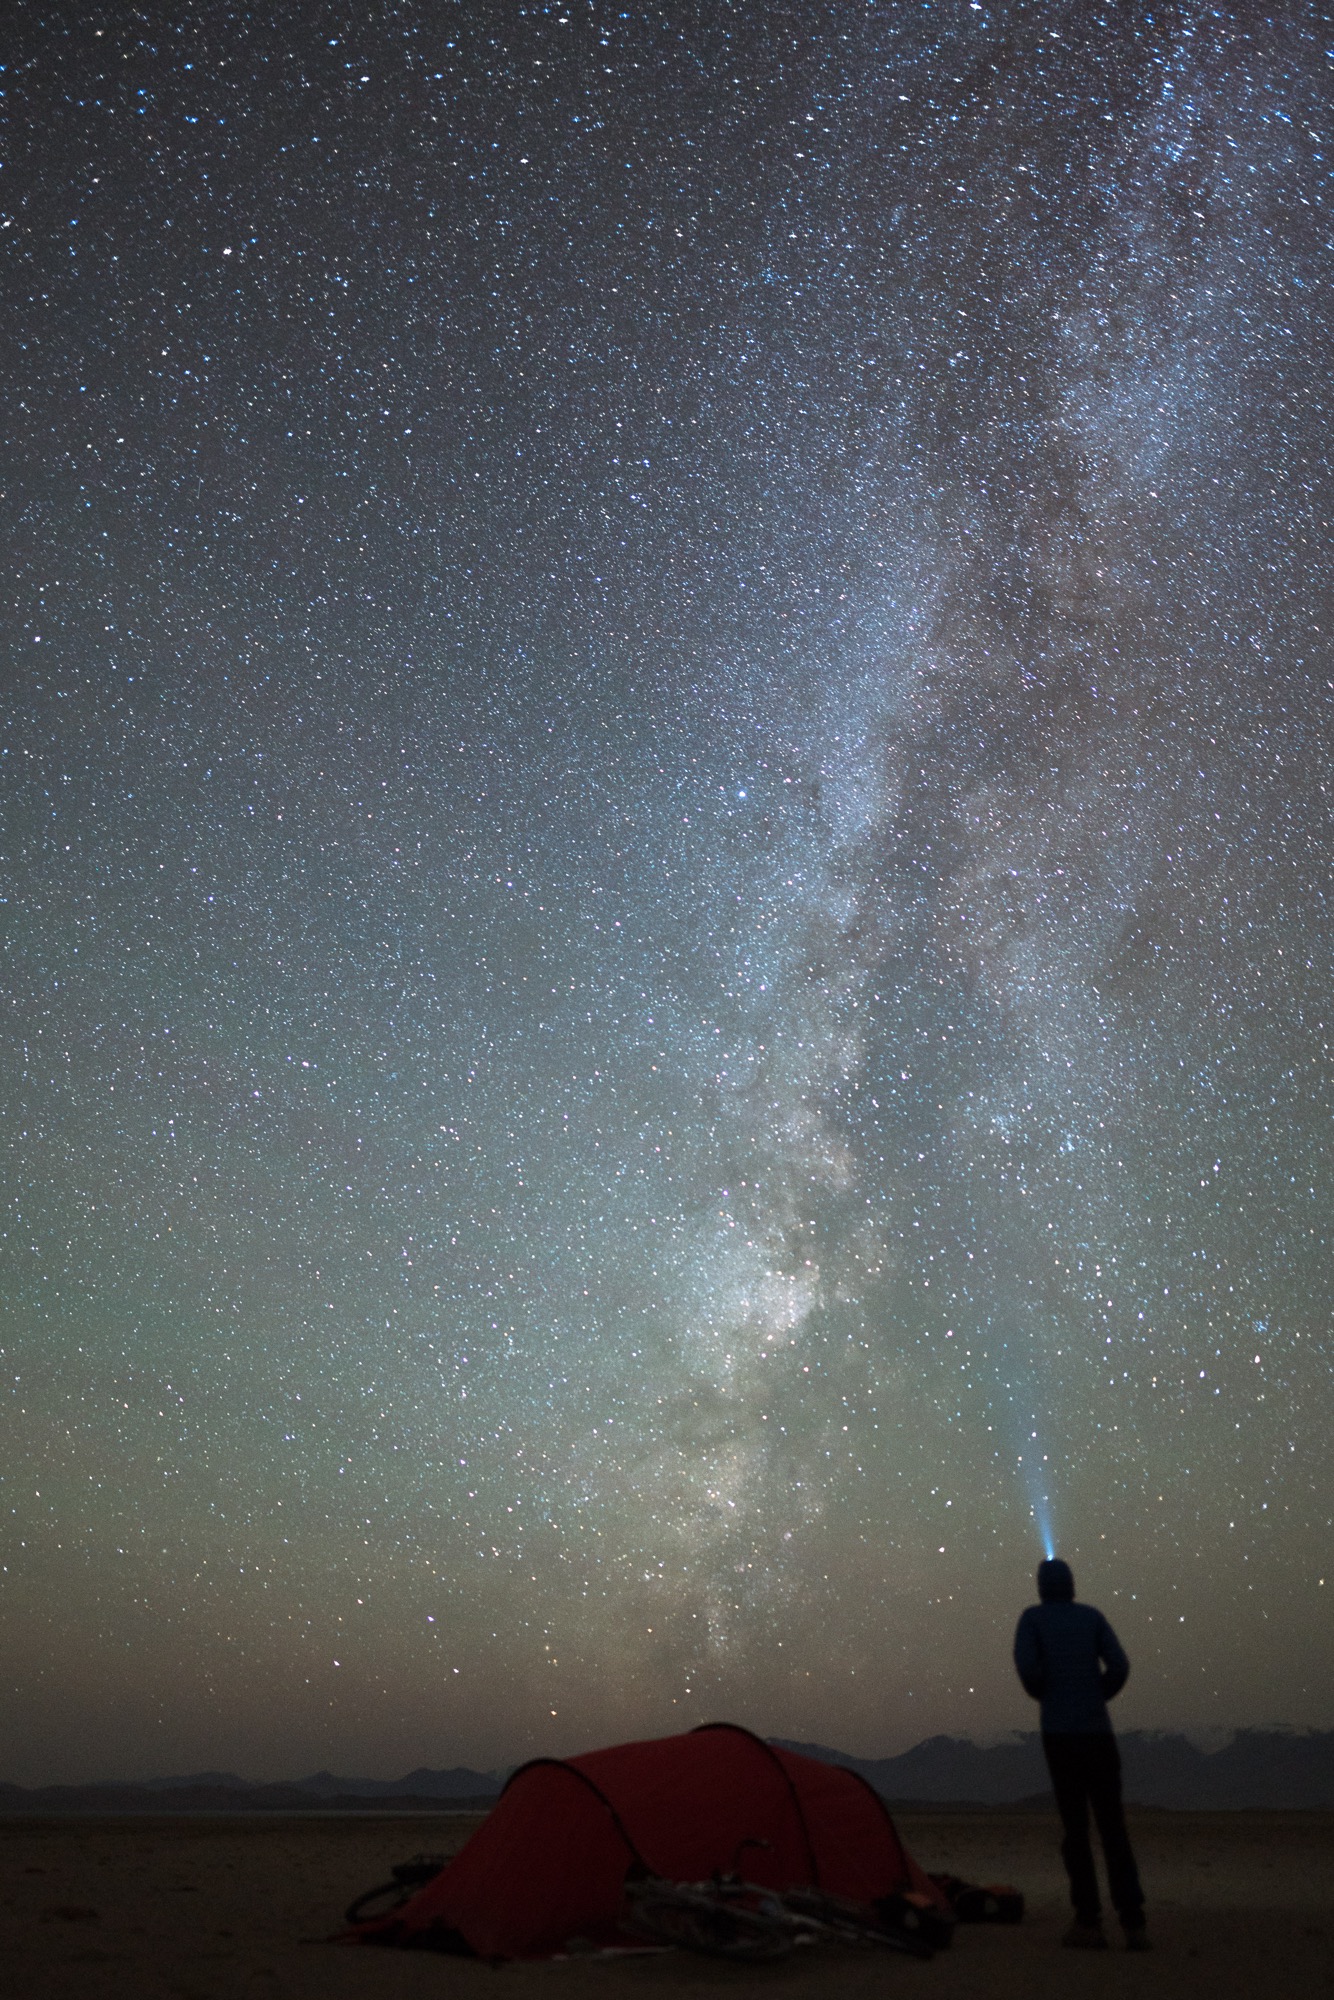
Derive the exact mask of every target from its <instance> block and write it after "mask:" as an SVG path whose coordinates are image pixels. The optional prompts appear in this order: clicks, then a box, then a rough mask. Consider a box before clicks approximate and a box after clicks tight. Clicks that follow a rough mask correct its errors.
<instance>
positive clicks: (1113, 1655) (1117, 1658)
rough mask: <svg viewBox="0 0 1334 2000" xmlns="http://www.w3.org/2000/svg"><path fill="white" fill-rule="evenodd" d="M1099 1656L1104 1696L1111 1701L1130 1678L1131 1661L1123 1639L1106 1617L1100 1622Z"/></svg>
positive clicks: (1105, 1699) (1104, 1698)
mask: <svg viewBox="0 0 1334 2000" xmlns="http://www.w3.org/2000/svg"><path fill="white" fill-rule="evenodd" d="M1098 1658H1099V1659H1100V1660H1101V1661H1102V1698H1103V1700H1104V1701H1110V1700H1111V1698H1112V1696H1113V1695H1114V1694H1120V1692H1121V1690H1122V1688H1123V1687H1124V1686H1125V1684H1126V1682H1127V1681H1128V1680H1129V1678H1130V1662H1129V1660H1128V1659H1127V1658H1126V1655H1125V1650H1124V1648H1123V1647H1122V1645H1121V1641H1120V1640H1119V1639H1118V1638H1117V1636H1116V1634H1115V1632H1113V1630H1112V1628H1111V1626H1110V1625H1109V1624H1108V1623H1107V1620H1106V1619H1105V1618H1100V1619H1099V1623H1098Z"/></svg>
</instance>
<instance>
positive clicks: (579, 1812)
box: [351, 1723, 941, 1958]
mask: <svg viewBox="0 0 1334 2000" xmlns="http://www.w3.org/2000/svg"><path fill="white" fill-rule="evenodd" d="M636 1866H637V1867H640V1868H643V1869H647V1870H648V1871H649V1872H650V1873H651V1874H654V1875H662V1876H666V1877H667V1878H668V1879H669V1880H673V1881H687V1882H689V1881H702V1880H704V1879H705V1878H706V1877H708V1876H710V1875H712V1874H713V1873H714V1872H715V1871H718V1870H721V1871H723V1872H727V1871H729V1870H731V1869H734V1868H735V1869H736V1870H737V1871H738V1872H739V1873H741V1874H743V1875H744V1876H745V1877H746V1879H747V1880H748V1881H751V1882H757V1883H760V1884H762V1885H763V1886H764V1887H766V1888H775V1889H791V1888H798V1887H805V1886H814V1887H817V1888H821V1889H825V1890H828V1891H829V1892H831V1893H832V1894H834V1895H839V1896H852V1897H855V1898H856V1899H857V1900H858V1901H859V1902H870V1901H872V1900H873V1899H874V1898H876V1897H879V1896H887V1895H892V1894H894V1893H895V1892H896V1891H902V1890H916V1891H918V1892H919V1893H921V1894H923V1895H927V1896H930V1897H931V1898H932V1899H933V1900H934V1901H936V1902H940V1901H941V1898H940V1894H939V1891H938V1890H936V1888H935V1887H934V1885H933V1884H932V1883H931V1882H930V1881H929V1879H928V1878H927V1877H926V1876H925V1875H924V1874H923V1873H922V1871H921V1869H920V1868H918V1866H917V1864H916V1863H915V1862H914V1861H913V1860H912V1858H911V1856H910V1855H909V1854H908V1852H907V1850H906V1848H905V1847H904V1845H903V1843H902V1841H901V1840H900V1839H899V1836H898V1833H897V1831H896V1829H895V1826H894V1822H893V1820H892V1819H891V1818H890V1816H889V1813H888V1811H887V1809H886V1807H885V1805H884V1803H883V1801H882V1800H881V1798H880V1796H879V1794H878V1793H876V1792H875V1791H873V1790H872V1788H871V1787H870V1785H868V1784H867V1783H866V1781H865V1780H864V1779H863V1778H861V1777H859V1776H858V1774H857V1773H856V1772H855V1771H849V1770H847V1769H845V1768H843V1767H842V1766H840V1765H834V1764H822V1763H820V1762H819V1761H818V1760H817V1759H816V1758H814V1757H803V1756H800V1755H798V1754H797V1753H796V1752H795V1751H791V1750H780V1749H778V1748H777V1747H776V1746H774V1745H772V1744H768V1743H765V1742H763V1741H762V1740H761V1739H760V1738H759V1737H758V1736H753V1735H752V1734H751V1733H750V1731H749V1730H747V1729H741V1728H738V1727H736V1726H735V1725H734V1724H732V1723H710V1724H706V1725H705V1727H704V1728H702V1729H696V1730H692V1731H691V1732H690V1733H689V1734H688V1735H685V1736H665V1737H660V1738H658V1739H656V1740H653V1741H649V1742H643V1743H621V1744H617V1745H616V1746H615V1747H614V1748H612V1749H609V1750H593V1751H589V1752H588V1753H587V1754H586V1755H584V1756H580V1757H569V1758H566V1759H563V1760H559V1761H558V1760H556V1759H550V1758H540V1759H538V1760H537V1761H536V1762H534V1763H531V1764H525V1765H523V1766H522V1767H521V1769H519V1770H518V1771H516V1772H515V1773H514V1775H513V1776H512V1777H511V1779H510V1781H509V1783H508V1785H507V1786H506V1787H505V1790H504V1792H503V1793H502V1794H501V1796H500V1798H499V1800H498V1801H497V1803H496V1805H495V1806H494V1807H493V1809H492V1811H491V1813H490V1814H489V1816H488V1817H487V1819H486V1820H485V1821H484V1822H483V1824H482V1825H481V1826H480V1827H479V1828H478V1830H477V1832H476V1833H475V1834H474V1835H473V1837H472V1839H471V1840H470V1841H469V1842H468V1843H467V1845H466V1846H465V1847H463V1848H462V1849H461V1850H460V1852H459V1853H458V1854H457V1855H456V1856H455V1857H454V1859H453V1860H452V1861H451V1862H450V1863H449V1864H448V1866H447V1867H446V1868H445V1869H443V1870H442V1872H441V1873H440V1874H439V1875H437V1876H436V1877H435V1878H434V1880H433V1881H430V1882H428V1883H427V1884H426V1885H425V1887H424V1888H422V1889H420V1890H419V1891H418V1892H417V1894H416V1895H415V1896H413V1897H412V1898H411V1899H410V1900H409V1901H408V1902H406V1903H404V1904H403V1905H401V1907H400V1908H398V1909H397V1910H395V1911H393V1912H392V1913H391V1914H390V1915H389V1916H387V1917H380V1918H376V1919H372V1920H371V1921H370V1922H369V1923H366V1924H361V1925H358V1926H357V1927H356V1930H355V1931H354V1932H353V1933H352V1934H351V1935H352V1936H353V1937H354V1938H357V1939H361V1940H364V1941H365V1942H367V1943H378V1944H397V1945H408V1946H417V1947H418V1948H422V1947H424V1948H426V1949H430V1948H431V1947H432V1946H434V1947H435V1948H437V1949H444V1950H449V1949H455V1950H457V1949H459V1948H460V1944H461V1945H462V1947H463V1948H465V1949H468V1950H471V1951H473V1952H475V1953H476V1954H477V1955H478V1957H480V1958H541V1957H547V1956H549V1955H550V1954H551V1953H552V1952H555V1951H559V1950H560V1948H561V1947H562V1945H564V1943H565V1942H566V1940H567V1939H569V1938H572V1937H580V1938H586V1939H589V1940H591V1941H593V1942H599V1943H606V1942H611V1941H612V1940H613V1939H614V1938H615V1937H616V1935H617V1925H618V1920H619V1917H620V1913H621V1907H622V1895H623V1885H624V1882H625V1877H626V1874H627V1872H628V1870H629V1869H631V1868H632V1867H636Z"/></svg>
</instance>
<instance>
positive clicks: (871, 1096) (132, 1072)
mask: <svg viewBox="0 0 1334 2000" xmlns="http://www.w3.org/2000/svg"><path fill="white" fill-rule="evenodd" d="M4 62H5V69H4V73H3V75H2V76H0V84H2V85H3V87H4V91H5V97H4V99H3V100H0V110H3V116H4V135H3V166H2V167H0V252H2V253H3V257H4V270H5V282H4V286H3V292H2V294H0V339H2V345H3V359H2V361H0V393H2V394H3V402H4V416H5V436H6V439H7V448H6V454H5V464H4V470H3V485H4V493H3V501H2V503H0V504H2V505H3V510H4V521H5V543H6V547H7V550H8V551H9V556H10V560H9V561H8V562H7V564H6V569H7V571H8V573H9V576H10V578H11V579H12V583H10V584H7V586H6V588H7V591H8V593H9V604H10V610H11V615H10V617H9V618H8V619H7V621H6V623H7V626H8V641H7V657H8V660H9V665H8V666H7V668H6V671H5V689H4V696H3V742H2V743H0V764H2V765H3V777H2V778H0V811H2V813H3V843H2V846H3V854H4V863H3V884H2V888H3V896H4V907H3V918H4V921H3V926H0V929H2V932H3V939H4V973H3V981H2V982H0V986H2V994H0V1005H2V1006H3V1022H4V1029H3V1036H4V1039H3V1055H2V1057H0V1106H2V1109H3V1118H2V1120H0V1148H2V1149H3V1150H2V1157H3V1163H4V1164H3V1203H4V1207H3V1216H2V1217H0V1227H2V1228H3V1245H2V1248H3V1265H2V1267H0V1271H2V1275H0V1303H2V1304H3V1314H2V1316H0V1520H2V1521H3V1523H4V1535H3V1546H0V1607H2V1612H3V1615H2V1617H0V1634H2V1635H3V1636H2V1637H0V1685H3V1688H4V1699H3V1702H0V1716H2V1717H3V1720H2V1721H0V1767H2V1772H0V1774H2V1775H4V1776H6V1777H9V1778H13V1779H18V1780H20V1781H25V1782H36V1781H39V1780H44V1779H52V1778H56V1779H59V1778H77V1777H98V1776H109V1775H126V1776H128V1775H136V1774H138V1775H143V1774H147V1773H150V1772H155V1771H164V1770H173V1769H175V1770H180V1769H198V1768H200V1767H201V1766H207V1765H222V1766H224V1767H228V1768H234V1769H238V1770H241V1771H242V1772H244V1773H246V1774H248V1775H252V1776H266V1775H291V1774H294V1773H296V1772H299V1771H301V1770H302V1769H307V1768H313V1767H315V1766H317V1765H320V1764H328V1765H332V1766H333V1767H334V1768H336V1769H340V1770H343V1771H354V1772H361V1773H369V1774H372V1775H393V1774H396V1773H397V1772H399V1771H402V1770H404V1769H407V1768H409V1767H410V1766H412V1765H414V1764H420V1763H427V1764H433V1765H444V1764H449V1763H454V1762H458V1761H464V1762H469V1763H473V1764H478V1765H494V1764H501V1763H505V1762H512V1761H515V1760H517V1759H519V1758H522V1757H524V1756H527V1755H530V1754H533V1753H535V1752H544V1751H545V1752H556V1753H559V1752H563V1751H572V1750H575V1749H579V1748H586V1747H589V1746H590V1745H592V1744H594V1743H597V1742H600V1741H608V1740H615V1739H616V1738H617V1737H622V1736H627V1735H632V1734H637V1733H638V1734H653V1733H660V1732H662V1731H666V1730H670V1729H673V1728H677V1727H684V1726H687V1725H689V1724H691V1723H694V1722H698V1721H703V1720H707V1719H710V1718H715V1717H718V1716H727V1717H731V1718H733V1719H736V1720H740V1721H744V1722H747V1723H749V1724H750V1725H752V1726H753V1727H756V1728H759V1729H761V1730H764V1731H767V1732H771V1733H776V1734H783V1735H786V1736H789V1737H797V1738H805V1739H815V1740H820V1741H824V1742H829V1743H836V1744H838V1745H840V1746H841V1747H843V1748H845V1749H849V1750H855V1751H862V1752H867V1753H884V1752H888V1751H892V1750H898V1749H902V1748H905V1747H907V1746H908V1745H909V1744H911V1743H913V1742H915V1741H917V1740H919V1739H920V1738H921V1737H923V1736H925V1735H927V1734H929V1733H932V1732H935V1731H945V1732H948V1733H951V1734H957V1735H963V1734H973V1735H976V1736H986V1735H988V1734H991V1733H997V1732H1002V1731H1005V1730H1009V1729H1012V1728H1016V1727H1019V1728H1025V1727H1033V1726H1035V1711H1034V1710H1033V1709H1032V1706H1031V1704H1029V1702H1028V1701H1027V1699H1026V1698H1025V1697H1024V1695H1023V1694H1022V1692H1021V1691H1020V1690H1019V1688H1018V1686H1017V1683H1016V1682H1015V1681H1014V1678H1013V1674H1012V1670H1011V1667H1010V1663H1009V1644H1010V1637H1011V1633H1012V1630H1013V1623H1014V1619H1015V1616H1016V1614H1017V1612H1018V1610H1019V1609H1020V1608H1021V1607H1022V1605H1023V1604H1024V1603H1025V1602H1027V1601H1028V1600H1029V1599H1030V1598H1031V1596H1032V1588H1031V1573H1032V1567H1033V1565H1034V1563H1035V1561H1036V1560H1037V1559H1038V1558H1039V1557H1040V1556H1041V1555H1042V1553H1043V1550H1044V1547H1046V1546H1048V1545H1050V1546H1054V1547H1056V1548H1058V1549H1059V1550H1060V1552H1061V1553H1063V1554H1065V1555H1066V1556H1067V1557H1068V1558H1069V1559H1070V1560H1071V1561H1072V1563H1073V1564H1074V1565H1075V1568H1076V1574H1077V1577H1078V1580H1079V1583H1080V1587H1081V1594H1083V1595H1084V1596H1086V1597H1088V1598H1090V1599H1091V1600H1092V1601H1094V1602H1096V1603H1099V1604H1101V1605H1102V1607H1103V1609H1104V1610H1106V1611H1107V1612H1108V1614H1109V1616H1110V1617H1111V1618H1112V1620H1113V1623H1114V1624H1115V1625H1116V1627H1117V1628H1118V1630H1119V1632H1120V1634H1121V1636H1122V1638H1123V1640H1124V1641H1125V1643H1126V1645H1127V1648H1128V1650H1129V1651H1130V1654H1131V1657H1132V1662H1133V1673H1132V1679H1131V1683H1130V1686H1129V1688H1128V1689H1127V1691H1126V1694H1125V1695H1124V1697H1123V1698H1122V1700H1121V1701H1120V1703H1119V1704H1118V1716H1119V1720H1120V1721H1121V1723H1122V1725H1123V1726H1138V1727H1150V1726H1153V1727H1158V1726H1162V1727H1189V1728H1228V1727H1232V1726H1238V1725H1246V1724H1256V1725H1264V1724H1272V1723H1275V1722H1288V1723H1291V1724H1294V1725H1297V1726H1304V1725H1319V1726H1330V1725H1331V1724H1334V1668H1332V1667H1331V1661H1332V1660H1334V1647H1332V1646H1331V1640H1332V1639H1334V1632H1332V1631H1331V1624H1332V1623H1334V1621H1332V1620H1331V1617H1330V1611H1329V1606H1330V1603H1331V1600H1334V1575H1332V1576H1331V1577H1330V1578H1329V1579H1328V1582H1329V1587H1328V1589H1326V1565H1327V1564H1328V1563H1329V1562H1330V1561H1331V1557H1330V1554H1329V1531H1330V1526H1331V1519H1332V1518H1334V1475H1332V1474H1331V1470H1330V1453H1329V1449H1328V1439H1329V1427H1330V1418H1331V1414H1332V1412H1331V1403H1332V1401H1334V1399H1332V1398H1331V1385H1330V1372H1329V1371H1330V1300H1331V1278H1330V1245H1329V1237H1330V1226H1329V1222H1330V1213H1331V1201H1332V1200H1334V1146H1332V1144H1331V1139H1332V1134H1331V1110H1332V1109H1334V1079H1332V1077H1331V1060H1330V1012H1331V1008H1334V995H1332V990H1331V971H1332V970H1334V968H1332V967H1331V936H1330V927H1329V909H1328V902H1329V883H1330V861H1331V852H1332V851H1334V838H1332V835H1334V829H1332V827H1331V783H1334V770H1332V768H1331V730H1332V728H1334V652H1332V649H1331V645H1330V638H1329V634H1330V630H1331V621H1332V620H1334V603H1332V602H1331V584H1332V582H1334V565H1331V559H1330V531H1329V521H1330V510H1331V506H1332V505H1334V493H1331V478H1330V466H1329V460H1328V438H1329V434H1330V419H1331V410H1330V401H1331V393H1332V392H1331V369H1330V353H1331V343H1330V338H1329V320H1330V303H1329V300H1330V278H1331V261H1332V258H1334V233H1332V227H1331V225H1332V223H1334V217H1332V216H1331V196H1332V190H1331V178H1330V176H1331V171H1332V170H1334V130H1332V129H1331V128H1332V127H1334V116H1332V115H1331V109H1330V106H1331V78H1332V77H1334V36H1331V33H1330V31H1329V24H1328V20H1327V18H1323V10H1321V9H1319V8H1315V7H1311V6H1307V5H1302V4H1292V0H1288V4H1282V0H1281V4H1279V5H1278V6H1277V7H1272V6H1271V7H1267V8H1264V9H1259V8H1250V7H1246V6H1232V7H1228V6H1208V5H1194V4H1183V3H1182V0H1166V4H1153V5H1145V4H1142V0H1115V4H1112V0H981V4H978V0H929V3H928V4H922V5H915V4H914V5H909V4H906V0H905V4H896V5H891V4H889V0H876V4H867V0H799V4H798V0H671V4H662V0H659V4H656V5H644V4H642V0H625V3H624V6H620V5H617V4H616V0H569V4H568V5H566V6H564V7H561V6H556V5H540V4H528V5H524V4H518V0H512V3H511V4H505V5H500V4H490V3H489V0H467V4H454V3H453V0H386V3H385V4H384V5H382V6H378V7H375V8H361V7H356V8H353V7H349V6H347V5H346V4H337V5H335V4H326V3H324V0H301V4H293V0H278V4H276V5H270V6H266V7H264V8H251V7H249V6H236V5H232V6H229V5H226V4H222V0H218V4H213V5H208V6H201V5H197V4H191V0H179V4H177V5H175V6H172V7H167V6H160V5H155V4H148V0H143V4H138V5H131V4H124V5H117V6H115V7H111V6H109V5H100V6H99V5H96V4H94V5H91V6H80V7H60V6H55V7H41V6H36V5H33V4H30V0H28V3H26V4H25V3H24V0H20V4H18V5H17V6H16V8H15V10H14V14H13V16H12V18H11V21H10V25H9V31H8V34H7V36H6V47H5V50H4Z"/></svg>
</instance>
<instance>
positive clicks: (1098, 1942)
mask: <svg viewBox="0 0 1334 2000" xmlns="http://www.w3.org/2000/svg"><path fill="white" fill-rule="evenodd" d="M1061 1943H1062V1944H1063V1945H1065V1946H1066V1947H1067V1949H1068V1950H1070V1951H1106V1949H1107V1939H1106V1936H1105V1935H1104V1932H1103V1928H1102V1918H1101V1917H1095V1918H1094V1919H1093V1921H1092V1923H1085V1921H1084V1919H1083V1918H1082V1917H1076V1918H1075V1920H1074V1922H1073V1923H1072V1924H1071V1925H1070V1928H1069V1929H1068V1930H1067V1931H1066V1933H1065V1936H1064V1937H1063V1938H1062V1939H1061Z"/></svg>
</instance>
